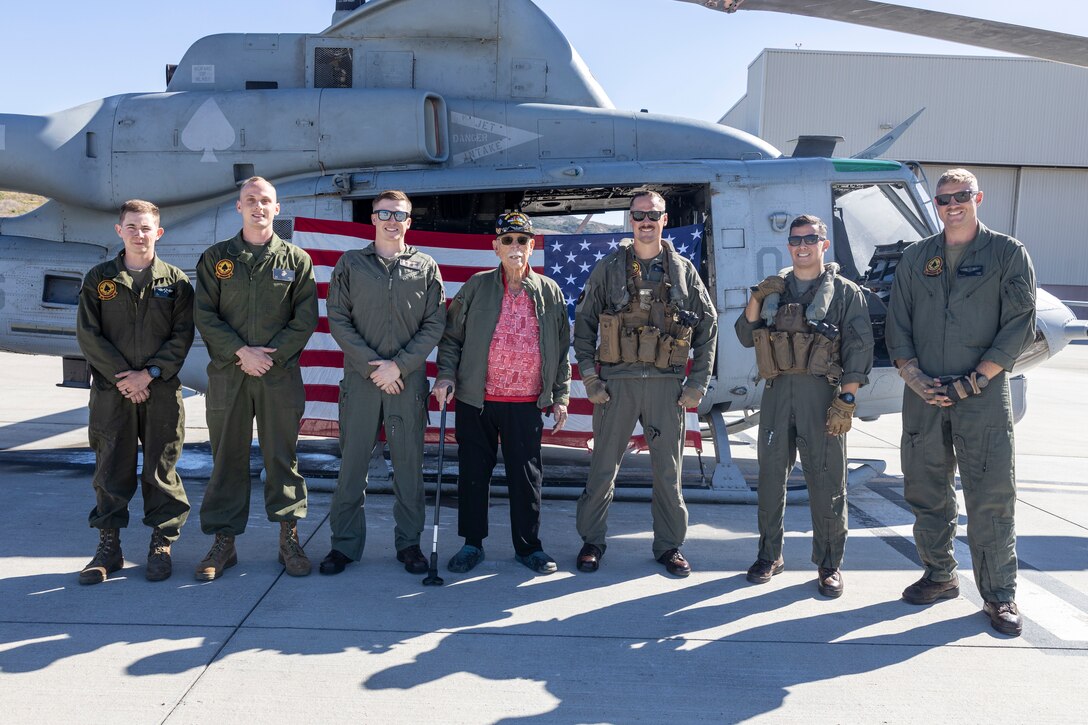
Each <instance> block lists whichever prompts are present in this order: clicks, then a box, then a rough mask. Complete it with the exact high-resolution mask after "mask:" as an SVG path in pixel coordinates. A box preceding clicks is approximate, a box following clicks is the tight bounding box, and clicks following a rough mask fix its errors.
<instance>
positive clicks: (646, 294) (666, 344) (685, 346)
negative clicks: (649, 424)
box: [597, 246, 693, 370]
mask: <svg viewBox="0 0 1088 725" xmlns="http://www.w3.org/2000/svg"><path fill="white" fill-rule="evenodd" d="M662 248H663V249H664V254H665V264H664V265H663V267H664V270H663V272H664V273H663V274H662V276H661V281H660V282H651V281H648V280H644V279H642V263H641V262H640V261H639V260H638V258H637V257H636V256H635V253H634V250H633V249H632V248H631V247H628V248H627V257H626V259H625V262H624V264H625V271H626V274H627V296H628V298H629V302H628V303H627V305H626V306H625V307H623V308H622V309H619V310H614V311H606V312H601V314H600V316H599V318H598V323H597V324H598V333H599V336H600V344H599V345H598V347H597V361H598V362H601V363H605V364H608V365H615V364H617V363H646V364H649V365H653V366H654V367H656V368H660V369H662V370H668V369H671V368H676V367H681V366H683V365H686V364H687V361H688V354H689V353H690V352H691V334H692V329H693V326H692V324H691V323H692V322H693V320H691V319H690V318H691V317H693V315H692V314H691V313H688V312H686V311H684V310H682V309H680V308H679V307H678V306H677V305H676V304H674V303H672V302H669V289H670V288H671V287H672V281H671V278H670V276H669V275H670V272H669V270H670V269H671V267H672V260H671V259H670V255H671V254H672V252H671V250H669V248H668V246H663V247H662Z"/></svg>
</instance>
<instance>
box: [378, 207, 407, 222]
mask: <svg viewBox="0 0 1088 725" xmlns="http://www.w3.org/2000/svg"><path fill="white" fill-rule="evenodd" d="M374 215H375V216H377V217H378V218H379V219H381V220H382V221H383V222H387V221H389V220H390V219H396V220H397V221H398V222H402V221H405V220H406V219H408V212H406V211H389V210H388V209H379V210H378V211H376V212H374Z"/></svg>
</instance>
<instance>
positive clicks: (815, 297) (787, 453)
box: [735, 214, 873, 597]
mask: <svg viewBox="0 0 1088 725" xmlns="http://www.w3.org/2000/svg"><path fill="white" fill-rule="evenodd" d="M787 242H788V243H789V251H790V258H791V259H792V260H793V268H792V269H791V270H790V271H788V272H787V273H785V274H782V275H771V276H770V277H767V278H766V279H765V280H763V281H762V282H760V283H759V285H758V286H756V287H753V288H752V295H751V298H750V299H749V300H748V306H747V307H745V309H744V312H743V313H741V315H740V317H739V318H737V322H736V325H735V329H736V332H737V338H738V339H739V340H740V343H741V344H742V345H744V346H745V347H755V348H756V363H757V366H758V369H759V375H760V377H761V378H763V379H764V380H766V381H767V383H766V386H765V388H764V390H763V399H762V401H761V403H760V408H759V445H758V453H759V490H758V496H759V554H758V555H757V558H756V562H755V563H754V564H752V566H751V567H750V568H749V569H748V575H747V576H748V581H750V582H752V583H753V584H765V583H767V582H769V581H770V580H771V577H772V576H774V575H775V574H778V573H779V572H781V571H782V570H783V569H784V568H785V562H784V560H783V558H782V543H783V538H784V535H785V530H784V524H783V518H784V516H785V512H786V481H787V480H788V478H789V475H790V471H791V470H792V469H793V465H794V462H795V461H796V460H797V453H798V451H800V454H801V465H802V467H803V468H804V472H805V483H806V484H807V485H808V492H809V508H810V510H811V513H812V563H813V564H815V565H816V567H817V572H818V574H817V580H816V585H817V588H818V590H819V592H820V594H822V595H824V596H825V597H839V596H842V593H843V588H844V584H843V578H842V571H841V568H842V560H843V556H844V554H845V551H846V530H847V523H846V522H847V516H846V514H847V508H846V432H847V431H848V430H850V425H851V422H852V420H853V415H854V410H855V408H856V407H857V405H856V403H855V402H854V396H855V395H856V394H857V392H858V388H860V387H861V386H862V385H864V384H865V383H867V382H868V381H869V371H870V370H871V369H872V367H873V330H872V326H871V324H870V322H869V309H868V307H867V306H866V303H865V296H864V293H863V292H862V291H861V289H860V288H859V287H858V286H857V285H856V284H854V283H853V282H851V281H850V280H848V279H846V278H845V277H840V276H839V275H838V274H837V272H838V269H839V267H838V265H837V264H834V263H831V264H824V254H825V253H826V252H827V250H828V249H829V248H830V246H831V242H830V241H829V240H828V238H827V225H826V224H824V223H823V221H821V220H820V219H819V218H818V217H815V216H812V215H809V214H802V215H801V216H799V217H797V218H796V219H794V220H793V222H792V223H791V224H790V233H789V238H788V239H787Z"/></svg>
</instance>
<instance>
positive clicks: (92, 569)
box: [79, 529, 125, 584]
mask: <svg viewBox="0 0 1088 725" xmlns="http://www.w3.org/2000/svg"><path fill="white" fill-rule="evenodd" d="M124 565H125V558H124V557H123V556H122V555H121V530H120V529H99V531H98V551H96V552H94V558H93V559H91V560H90V562H88V564H87V566H85V567H83V571H81V572H79V583H80V584H101V583H102V582H104V581H106V579H107V578H108V577H109V575H110V574H112V573H113V572H115V571H120V570H121V567H123V566H124Z"/></svg>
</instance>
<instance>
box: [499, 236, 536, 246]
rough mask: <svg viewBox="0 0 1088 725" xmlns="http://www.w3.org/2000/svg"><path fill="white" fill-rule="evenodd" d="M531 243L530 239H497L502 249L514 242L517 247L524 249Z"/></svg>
mask: <svg viewBox="0 0 1088 725" xmlns="http://www.w3.org/2000/svg"><path fill="white" fill-rule="evenodd" d="M531 241H533V238H532V237H499V242H500V243H501V244H502V245H503V246H504V247H509V246H510V245H511V244H513V243H514V242H517V243H518V246H519V247H524V246H526V245H528V244H529V242H531Z"/></svg>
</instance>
